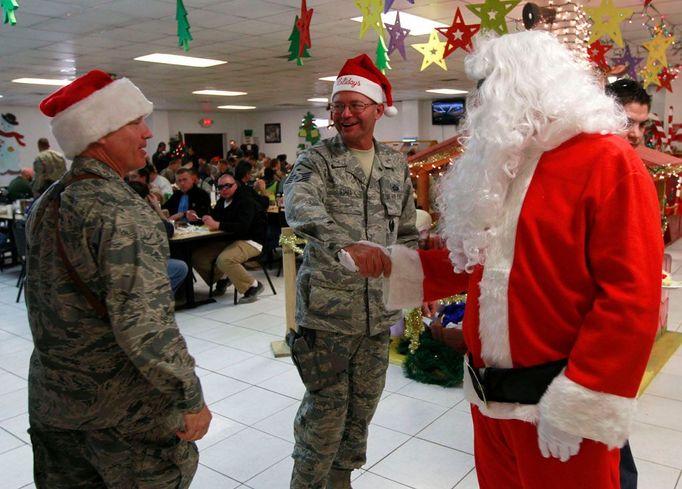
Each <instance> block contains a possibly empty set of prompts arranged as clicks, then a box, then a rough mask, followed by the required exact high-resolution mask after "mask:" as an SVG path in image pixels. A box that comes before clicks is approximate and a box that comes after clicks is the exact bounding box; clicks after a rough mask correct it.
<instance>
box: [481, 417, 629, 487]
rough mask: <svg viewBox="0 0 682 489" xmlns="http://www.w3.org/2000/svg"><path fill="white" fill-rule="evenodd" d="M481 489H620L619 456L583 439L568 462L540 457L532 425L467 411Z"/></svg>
mask: <svg viewBox="0 0 682 489" xmlns="http://www.w3.org/2000/svg"><path fill="white" fill-rule="evenodd" d="M471 415H472V417H473V421H474V457H475V460H476V472H477V475H478V483H479V486H480V489H619V488H620V475H619V471H618V464H619V461H620V452H619V451H618V450H608V449H607V447H606V445H604V444H602V443H597V442H595V441H592V440H583V441H582V443H581V444H580V451H579V452H578V454H577V455H574V456H573V457H571V458H570V459H568V461H567V462H561V461H560V460H559V459H558V458H544V457H543V456H542V454H541V453H540V449H539V448H538V432H537V428H536V427H535V425H533V424H531V423H526V422H524V421H519V420H515V419H511V420H503V419H494V418H489V417H487V416H484V415H483V414H481V412H480V411H479V409H478V408H477V407H476V406H472V407H471Z"/></svg>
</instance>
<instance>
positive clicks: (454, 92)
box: [427, 88, 469, 95]
mask: <svg viewBox="0 0 682 489" xmlns="http://www.w3.org/2000/svg"><path fill="white" fill-rule="evenodd" d="M427 92H429V93H439V94H441V95H458V94H463V93H469V92H467V91H466V90H457V89H455V88H434V89H431V90H427Z"/></svg>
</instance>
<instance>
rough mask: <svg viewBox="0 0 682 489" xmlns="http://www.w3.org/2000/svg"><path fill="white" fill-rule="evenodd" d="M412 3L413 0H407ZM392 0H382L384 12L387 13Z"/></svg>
mask: <svg viewBox="0 0 682 489" xmlns="http://www.w3.org/2000/svg"><path fill="white" fill-rule="evenodd" d="M407 1H408V2H410V3H411V4H412V5H414V0H407ZM393 2H394V0H384V13H385V14H387V13H388V11H389V10H391V7H392V6H393Z"/></svg>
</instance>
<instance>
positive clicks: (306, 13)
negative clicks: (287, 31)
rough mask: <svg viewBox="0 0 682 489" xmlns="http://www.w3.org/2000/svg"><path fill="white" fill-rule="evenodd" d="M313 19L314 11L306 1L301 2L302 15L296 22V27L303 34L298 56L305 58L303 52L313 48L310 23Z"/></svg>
mask: <svg viewBox="0 0 682 489" xmlns="http://www.w3.org/2000/svg"><path fill="white" fill-rule="evenodd" d="M312 18H313V9H309V8H308V5H307V4H306V3H305V0H301V15H300V16H299V17H298V20H297V21H296V27H298V31H299V32H300V33H301V38H300V39H301V40H300V43H299V45H298V55H299V57H300V56H303V51H305V48H310V47H312V41H311V40H310V21H311V19H312Z"/></svg>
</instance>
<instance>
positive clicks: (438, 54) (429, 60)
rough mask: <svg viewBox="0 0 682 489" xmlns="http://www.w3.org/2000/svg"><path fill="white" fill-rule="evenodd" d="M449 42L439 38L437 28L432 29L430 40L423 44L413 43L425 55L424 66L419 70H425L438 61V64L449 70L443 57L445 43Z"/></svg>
mask: <svg viewBox="0 0 682 489" xmlns="http://www.w3.org/2000/svg"><path fill="white" fill-rule="evenodd" d="M446 44H447V43H446V42H443V41H441V40H440V39H439V38H438V31H437V30H436V29H434V30H432V31H431V35H430V36H429V42H426V43H423V44H412V45H411V46H412V47H413V48H414V49H416V50H417V51H419V52H420V53H422V55H424V59H423V60H422V67H421V69H420V70H419V71H424V70H425V69H426V68H428V67H429V66H430V65H431V64H433V63H436V64H437V65H438V66H440V67H441V68H443V69H444V70H445V71H447V69H448V67H447V65H446V64H445V60H444V59H443V54H444V53H445V45H446Z"/></svg>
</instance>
